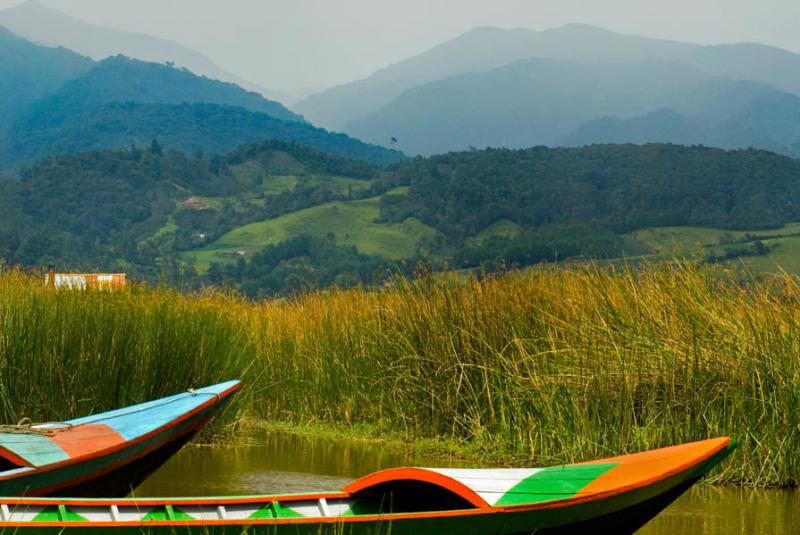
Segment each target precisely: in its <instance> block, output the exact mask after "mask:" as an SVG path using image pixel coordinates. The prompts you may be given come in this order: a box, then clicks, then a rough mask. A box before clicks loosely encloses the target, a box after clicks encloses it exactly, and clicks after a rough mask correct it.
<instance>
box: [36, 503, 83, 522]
mask: <svg viewBox="0 0 800 535" xmlns="http://www.w3.org/2000/svg"><path fill="white" fill-rule="evenodd" d="M86 521H87V520H86V518H84V517H82V516H81V515H79V514H77V513H75V512H74V511H71V510H69V509H67V508H66V507H65V506H64V505H58V506H55V507H46V508H45V509H43V510H42V511H41V512H40V513H39V514H38V515H36V516H35V517H33V520H32V522H86Z"/></svg>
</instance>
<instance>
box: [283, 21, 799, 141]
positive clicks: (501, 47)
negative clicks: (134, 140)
mask: <svg viewBox="0 0 800 535" xmlns="http://www.w3.org/2000/svg"><path fill="white" fill-rule="evenodd" d="M534 59H539V60H551V61H564V62H568V61H569V62H572V61H575V62H600V63H609V62H610V63H639V62H642V61H652V60H657V61H663V62H671V63H680V64H683V65H685V66H686V67H687V68H693V69H696V70H699V71H702V72H704V73H706V74H707V75H709V76H714V77H718V78H725V79H727V80H728V81H729V82H732V83H733V82H741V81H744V80H752V81H754V82H757V83H764V84H769V85H772V86H774V88H775V89H777V90H779V91H784V92H790V93H795V94H800V55H799V54H794V53H792V52H788V51H785V50H781V49H778V48H774V47H769V46H765V45H760V44H750V43H744V44H732V45H709V46H702V45H695V44H691V43H681V42H676V41H668V40H661V39H650V38H645V37H637V36H629V35H621V34H616V33H614V32H611V31H607V30H603V29H600V28H595V27H592V26H585V25H580V24H570V25H567V26H564V27H562V28H557V29H553V30H545V31H541V32H537V31H532V30H520V29H518V30H500V29H497V28H489V27H484V28H475V29H473V30H470V31H468V32H466V33H465V34H463V35H461V36H459V37H458V38H456V39H453V40H451V41H448V42H446V43H443V44H441V45H439V46H436V47H434V48H432V49H431V50H428V51H427V52H425V53H422V54H420V55H418V56H414V57H412V58H409V59H407V60H405V61H403V62H400V63H397V64H395V65H391V66H389V67H386V68H384V69H381V70H379V71H377V72H376V73H375V74H374V75H372V76H370V77H369V78H367V79H364V80H360V81H356V82H353V83H350V84H347V85H344V86H340V87H336V88H332V89H330V90H328V91H326V92H323V93H320V94H318V95H315V96H312V97H310V98H309V99H306V100H305V101H303V102H301V103H300V104H298V105H297V106H296V107H295V108H296V109H297V110H299V111H300V112H302V113H303V114H304V115H305V116H306V117H307V118H308V119H309V120H311V121H314V122H316V123H318V124H320V125H323V126H329V127H334V128H338V129H342V130H343V131H345V132H348V133H352V134H354V135H356V136H358V135H365V136H367V137H368V138H369V139H370V140H372V141H373V142H379V143H383V144H386V143H388V141H389V139H390V138H391V137H397V138H399V139H401V142H402V139H403V138H405V139H406V140H408V137H409V135H410V136H411V137H412V138H413V137H414V136H415V135H416V132H411V131H409V130H408V128H407V126H408V123H409V122H410V121H411V119H410V118H398V119H399V122H398V123H393V122H389V116H390V115H391V110H392V109H395V110H396V109H399V108H401V107H404V106H405V107H406V111H408V108H407V106H408V102H407V101H408V99H409V98H410V97H409V94H412V93H417V94H419V93H420V92H424V91H429V90H430V85H431V84H437V83H441V84H443V85H444V84H447V83H448V82H447V81H448V80H450V81H452V80H453V79H454V77H458V76H465V77H467V78H462V79H461V83H462V84H466V83H470V82H474V83H478V84H479V85H480V84H485V83H486V80H485V79H483V80H482V81H481V82H478V80H479V79H481V75H485V76H487V77H488V76H490V73H495V72H497V71H498V70H501V69H503V68H506V67H509V66H510V65H513V64H515V63H520V62H521V61H524V60H534ZM550 82H551V81H547V82H546V83H550ZM662 82H663V83H665V84H669V83H672V82H671V80H668V79H664V80H662ZM567 86H568V83H566V82H565V83H564V84H563V90H564V92H565V93H567V92H571V91H572V88H570V87H567ZM490 89H491V88H490ZM631 89H632V90H635V89H636V87H632V88H631ZM450 91H451V93H450V94H449V95H446V96H445V95H444V94H443V97H442V98H443V100H442V102H441V103H440V105H441V106H444V107H448V106H449V107H451V108H453V107H454V105H453V104H452V103H451V102H448V101H449V100H450V99H451V98H452V99H456V100H459V99H460V100H461V104H462V106H461V113H462V114H463V115H470V114H474V115H475V117H476V118H477V117H481V118H484V119H485V118H486V117H487V116H488V117H489V118H492V115H491V109H486V110H484V109H481V107H482V106H487V105H488V106H489V107H490V108H491V106H492V104H493V103H492V102H491V101H490V103H489V104H487V101H486V100H472V101H471V102H469V103H468V105H467V104H465V99H463V98H461V97H462V94H463V93H469V92H473V94H474V93H475V92H476V91H477V89H476V88H469V87H465V86H461V87H452V86H451V89H450ZM494 91H496V93H497V94H498V95H503V92H504V91H506V92H507V91H508V89H507V88H505V87H497V88H494ZM489 93H490V90H487V91H484V94H485V95H488V94H489ZM505 96H507V95H504V96H498V97H497V99H496V100H500V99H501V98H504V97H505ZM519 98H520V99H521V100H519V104H520V106H521V107H522V108H523V109H524V108H525V106H528V105H529V103H527V102H525V99H524V96H519ZM401 101H405V103H401ZM577 105H578V106H580V103H578V104H577ZM665 107H666V108H668V107H672V106H671V105H670V104H669V103H668V102H660V103H653V105H652V106H651V108H649V109H647V110H641V113H640V114H641V115H646V114H648V113H652V112H654V111H656V110H657V109H660V108H665ZM423 109H424V111H425V112H426V113H437V112H438V105H434V104H433V103H431V102H426V107H424V108H423ZM607 115H615V113H613V112H608V111H607V112H606V113H603V114H601V115H599V116H594V117H587V118H585V119H586V120H587V121H592V120H599V119H602V118H603V117H605V116H607ZM634 115H635V114H634ZM619 118H620V119H628V118H631V116H625V115H622V116H620V117H619ZM495 119H497V118H495ZM566 119H567V121H568V122H569V118H568V117H567V118H566ZM379 122H383V124H378V123H379ZM475 122H477V120H476V121H475ZM367 123H371V124H372V126H371V127H370V128H366V127H365V126H364V125H365V124H367ZM464 123H467V124H464ZM458 126H459V127H461V128H471V124H470V120H469V119H468V118H467V119H463V120H461V121H460V122H458ZM427 127H428V128H430V127H431V126H430V125H428V126H427ZM433 128H434V129H436V128H439V126H438V125H436V126H433ZM513 128H520V125H518V124H517V125H511V126H509V127H508V128H504V129H505V130H509V129H513ZM531 128H534V127H531ZM372 129H374V131H371V130H372ZM486 137H487V138H488V140H489V141H490V142H489V143H486V144H488V145H492V144H498V139H499V138H500V137H503V136H486ZM505 137H510V138H511V140H512V143H510V144H507V145H506V146H512V147H522V146H525V145H527V144H530V140H525V139H516V138H513V136H510V135H509V136H505ZM711 137H714V136H711ZM593 141H597V142H602V141H604V140H603V139H597V140H593ZM672 141H675V142H680V140H679V139H675V140H672ZM412 144H413V145H415V146H417V147H420V149H419V150H420V152H422V153H423V154H430V153H433V152H438V151H442V150H451V149H459V148H464V147H465V145H464V144H463V143H461V144H451V145H448V144H446V143H434V144H431V145H428V146H423V144H422V143H419V142H418V141H417V140H413V141H412ZM486 144H481V143H475V145H476V146H485V145H486ZM791 144H792V143H789V145H791ZM734 145H735V144H730V143H728V144H727V145H725V146H734ZM401 146H403V148H404V150H411V151H412V152H415V151H416V150H418V149H411V148H409V146H408V145H401ZM735 146H738V145H735ZM756 146H766V145H764V144H760V143H756ZM769 146H770V147H772V146H773V145H769Z"/></svg>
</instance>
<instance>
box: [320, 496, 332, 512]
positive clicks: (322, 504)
mask: <svg viewBox="0 0 800 535" xmlns="http://www.w3.org/2000/svg"><path fill="white" fill-rule="evenodd" d="M319 514H320V515H322V516H331V510H330V509H329V508H328V500H326V499H325V498H320V499H319Z"/></svg>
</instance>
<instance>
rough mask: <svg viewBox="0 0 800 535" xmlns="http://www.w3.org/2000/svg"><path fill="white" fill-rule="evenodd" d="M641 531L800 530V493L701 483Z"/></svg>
mask: <svg viewBox="0 0 800 535" xmlns="http://www.w3.org/2000/svg"><path fill="white" fill-rule="evenodd" d="M640 533H641V534H642V535H667V534H668V533H702V534H706V533H708V534H723V533H727V534H743V535H744V534H748V535H749V534H756V533H757V534H785V533H792V534H794V533H800V493H798V492H790V491H781V490H754V489H741V488H731V487H711V486H707V485H700V486H696V487H694V488H693V489H691V490H690V491H689V492H688V493H686V494H685V495H683V496H681V497H680V498H679V499H678V500H677V501H676V502H675V503H674V504H672V505H671V506H670V507H669V508H668V509H666V510H665V511H664V512H663V513H661V514H660V515H659V516H657V517H656V518H655V519H653V521H652V522H650V524H648V525H647V526H646V527H645V528H644V529H642V530H641V531H640Z"/></svg>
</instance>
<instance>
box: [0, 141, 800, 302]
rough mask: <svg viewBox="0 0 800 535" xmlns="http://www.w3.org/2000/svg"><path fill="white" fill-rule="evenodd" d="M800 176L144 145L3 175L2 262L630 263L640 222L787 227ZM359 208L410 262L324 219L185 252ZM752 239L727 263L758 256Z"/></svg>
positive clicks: (249, 285)
mask: <svg viewBox="0 0 800 535" xmlns="http://www.w3.org/2000/svg"><path fill="white" fill-rule="evenodd" d="M798 179H800V161H797V160H793V159H791V158H787V157H783V156H779V155H776V154H772V153H769V152H764V151H756V150H739V151H723V150H718V149H710V148H705V147H681V146H675V145H645V146H634V145H608V146H590V147H586V148H582V149H548V148H544V147H537V148H532V149H527V150H519V151H512V150H505V149H489V150H483V151H468V152H462V153H452V154H448V155H444V156H436V157H433V158H428V159H423V158H417V159H414V160H410V161H406V162H402V163H399V164H395V165H393V166H391V167H389V168H380V167H374V166H371V165H370V164H367V163H364V162H363V161H358V160H348V159H344V158H340V157H335V156H331V155H330V154H326V153H324V152H321V151H318V150H316V149H313V148H310V147H307V146H303V145H299V144H294V143H282V142H276V141H271V142H263V143H258V144H251V145H246V146H243V147H240V148H238V149H236V150H234V151H232V152H230V153H229V154H227V155H226V156H222V157H211V158H208V157H205V156H204V155H203V154H202V153H201V152H199V151H197V152H195V153H194V154H191V155H187V154H185V153H182V152H179V151H175V150H167V149H166V148H165V147H164V146H162V144H161V143H160V142H159V141H155V140H152V141H151V142H150V143H149V144H147V145H146V146H144V147H137V146H133V147H130V148H129V149H127V150H113V151H112V150H107V151H97V152H88V153H81V154H76V155H70V156H60V157H57V158H52V159H49V160H44V161H41V162H40V163H38V164H36V165H33V166H31V167H28V168H26V169H24V170H23V171H22V173H21V176H20V178H19V180H5V181H2V180H0V256H2V258H4V259H5V261H6V262H7V263H19V264H24V265H30V266H42V267H43V266H48V265H53V266H57V267H59V268H64V269H68V268H69V269H124V270H126V271H128V272H129V273H131V274H134V275H136V276H139V277H143V278H146V279H149V280H159V279H161V280H166V281H167V282H174V283H184V284H190V285H198V284H202V283H212V284H225V285H228V286H232V287H236V288H239V289H241V290H243V291H244V292H246V293H247V294H248V295H253V296H260V295H265V294H268V293H269V294H271V293H281V292H284V291H293V290H297V289H299V288H312V287H324V286H326V285H330V284H338V285H342V286H349V285H354V284H362V283H363V284H378V283H379V282H380V281H382V280H385V279H386V278H387V277H390V276H392V275H393V274H396V273H397V272H398V270H400V269H401V268H400V267H399V266H401V265H402V266H413V265H414V264H415V263H416V262H419V261H424V262H427V263H432V264H433V265H434V266H445V265H447V266H449V267H451V268H453V267H455V268H462V267H467V268H472V267H483V268H484V269H494V268H496V267H498V266H510V265H520V266H522V265H530V264H534V263H537V262H542V261H554V260H563V259H567V258H575V257H588V258H609V257H611V258H615V257H620V256H623V255H629V254H638V253H644V252H646V251H644V250H639V249H636V247H635V246H633V245H632V244H631V242H630V241H629V240H626V239H625V235H626V234H627V233H630V232H632V231H637V230H640V229H646V228H651V227H670V226H681V225H687V226H698V227H711V228H717V229H728V230H731V231H735V230H737V229H739V230H746V229H747V230H752V229H770V228H777V227H780V226H782V225H784V224H786V223H789V222H796V221H800V180H798ZM398 186H400V187H398ZM402 186H405V187H402ZM373 199H377V201H376V202H377V203H378V204H376V207H379V210H378V208H376V212H375V214H376V215H375V216H370V217H373V218H376V219H375V220H374V221H367V224H369V225H372V226H375V225H383V227H381V228H386V229H394V231H397V229H400V228H405V227H403V225H407V224H408V222H409V221H417V223H414V225H416V226H413V225H412V226H411V227H409V228H412V229H416V228H421V229H429V230H427V231H423V232H421V233H420V234H419V241H418V246H417V247H416V253H414V252H410V253H408V254H405V255H404V257H403V258H402V261H398V259H397V258H396V257H392V256H391V255H390V256H389V257H387V256H386V255H383V256H381V255H379V254H376V253H370V254H367V253H365V252H364V250H362V249H361V242H359V236H358V232H361V230H359V229H355V228H354V229H352V232H355V233H356V235H355V236H351V237H350V241H349V242H345V243H340V242H339V241H338V240H337V238H336V236H335V235H334V233H333V232H331V231H328V230H326V226H327V227H328V228H330V229H331V230H332V229H333V228H334V227H335V226H336V224H337V222H336V221H332V220H331V221H325V220H322V221H321V222H320V223H319V225H317V227H315V228H314V229H311V228H310V227H302V226H301V227H299V228H298V229H297V230H295V231H292V233H290V234H289V235H287V237H286V238H282V239H281V240H280V241H278V242H270V241H269V240H267V241H265V242H264V243H266V244H267V245H266V246H261V248H259V249H258V250H254V249H252V248H251V249H248V250H247V251H242V252H240V254H232V256H230V257H228V259H227V260H224V261H222V262H217V261H212V263H210V264H209V265H204V266H200V265H195V262H194V261H193V260H192V258H193V257H191V256H186V254H187V253H192V252H194V251H201V250H206V249H209V248H211V249H213V248H214V247H215V243H216V242H217V240H218V239H221V238H223V237H224V236H226V235H227V234H228V233H231V232H234V231H237V229H240V228H243V227H244V226H246V225H249V224H253V223H257V222H269V221H273V220H276V218H280V217H282V216H284V215H286V214H296V213H301V212H303V211H304V210H308V209H310V208H313V207H319V206H334V205H335V204H336V203H340V205H341V206H342V207H343V209H344V208H345V207H348V206H354V207H361V208H353V209H358V210H364V209H365V208H363V207H364V206H365V205H364V204H363V202H364V200H373ZM370 202H372V201H370ZM341 203H343V204H341ZM349 203H351V204H349ZM359 203H361V204H359ZM331 210H333V211H331V212H324V213H326V214H327V213H334V214H335V213H336V211H335V210H336V209H335V208H332V209H331ZM293 228H294V227H293ZM304 229H305V230H304ZM345 230H346V229H345ZM248 232H260V231H258V230H252V231H248ZM263 232H266V230H264V231H263ZM387 236H389V237H387V238H385V239H387V240H392V239H394V238H392V237H391V236H393V235H391V234H387ZM365 239H366V238H365ZM365 245H367V244H366V243H365ZM757 245H758V244H754V246H753V247H751V248H750V249H743V250H742V252H741V253H737V254H761V253H763V252H764V251H765V250H766V249H765V248H763V247H758V248H757V247H756V246H757ZM388 248H389V249H391V248H392V243H388ZM367 250H369V248H367ZM234 252H235V251H234ZM719 259H721V258H716V257H714V256H713V255H711V256H709V257H708V260H719ZM402 269H413V267H405V268H402Z"/></svg>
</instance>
